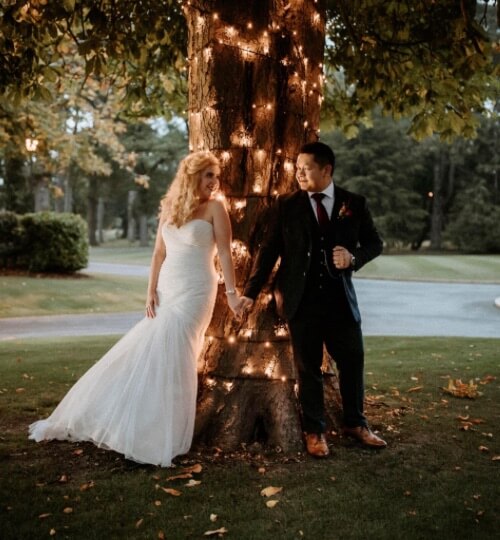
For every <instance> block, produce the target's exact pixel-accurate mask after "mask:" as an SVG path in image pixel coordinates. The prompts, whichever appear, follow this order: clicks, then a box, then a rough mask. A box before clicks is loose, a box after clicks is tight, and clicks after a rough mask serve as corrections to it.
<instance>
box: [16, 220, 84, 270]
mask: <svg viewBox="0 0 500 540" xmlns="http://www.w3.org/2000/svg"><path fill="white" fill-rule="evenodd" d="M21 225H22V228H23V242H22V243H23V256H22V266H23V267H24V268H27V269H28V270H29V271H30V272H64V273H66V272H68V273H69V272H75V271H76V270H80V269H81V268H85V267H86V266H87V263H88V240H87V225H86V223H85V221H84V220H83V219H82V218H81V217H80V216H78V215H76V214H69V213H55V212H38V213H35V214H25V215H23V216H22V217H21Z"/></svg>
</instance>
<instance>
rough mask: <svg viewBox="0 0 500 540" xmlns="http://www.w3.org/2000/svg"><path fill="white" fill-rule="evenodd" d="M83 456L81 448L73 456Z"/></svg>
mask: <svg viewBox="0 0 500 540" xmlns="http://www.w3.org/2000/svg"><path fill="white" fill-rule="evenodd" d="M82 454H83V450H82V449H81V448H79V449H78V450H75V451H74V452H73V455H75V456H81V455H82Z"/></svg>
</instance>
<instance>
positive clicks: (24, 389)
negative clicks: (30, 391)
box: [16, 388, 26, 394]
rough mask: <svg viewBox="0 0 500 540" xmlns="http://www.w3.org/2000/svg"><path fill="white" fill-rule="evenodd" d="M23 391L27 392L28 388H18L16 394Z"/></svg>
mask: <svg viewBox="0 0 500 540" xmlns="http://www.w3.org/2000/svg"><path fill="white" fill-rule="evenodd" d="M21 392H26V388H16V394H20V393H21Z"/></svg>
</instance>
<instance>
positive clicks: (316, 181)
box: [296, 154, 332, 192]
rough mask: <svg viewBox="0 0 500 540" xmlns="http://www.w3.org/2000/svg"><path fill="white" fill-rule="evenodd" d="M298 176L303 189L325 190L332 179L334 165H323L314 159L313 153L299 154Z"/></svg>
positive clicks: (312, 190)
mask: <svg viewBox="0 0 500 540" xmlns="http://www.w3.org/2000/svg"><path fill="white" fill-rule="evenodd" d="M296 178H297V182H298V183H299V186H300V189H302V190H303V191H311V192H319V191H323V190H324V189H325V188H326V187H327V186H328V184H329V183H330V182H331V181H332V167H331V165H325V166H324V167H321V165H319V164H318V163H316V161H315V160H314V156H313V154H299V157H298V158H297V173H296Z"/></svg>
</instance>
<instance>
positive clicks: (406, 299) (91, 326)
mask: <svg viewBox="0 0 500 540" xmlns="http://www.w3.org/2000/svg"><path fill="white" fill-rule="evenodd" d="M85 271H86V272H88V273H94V272H95V273H108V274H117V273H119V274H121V275H128V276H147V275H148V267H146V266H143V265H122V264H119V265H117V264H111V263H91V264H90V265H89V267H88V268H87V269H86V270H85ZM355 287H356V291H357V294H358V300H359V303H360V306H361V314H362V317H363V332H364V334H365V335H367V336H370V335H386V336H456V337H459V336H461V337H489V338H500V309H498V308H497V307H496V306H495V299H496V298H498V296H499V294H500V285H488V284H470V283H428V282H415V281H389V280H374V279H356V280H355ZM142 316H143V314H142V313H141V312H133V313H107V314H104V313H100V314H88V315H54V316H44V317H19V318H15V319H0V341H5V340H12V339H16V338H23V337H52V338H53V337H57V336H87V335H108V334H123V333H125V332H126V331H127V330H128V329H129V328H131V327H132V326H133V325H134V324H135V323H136V322H137V321H139V320H140V319H141V318H142Z"/></svg>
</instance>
